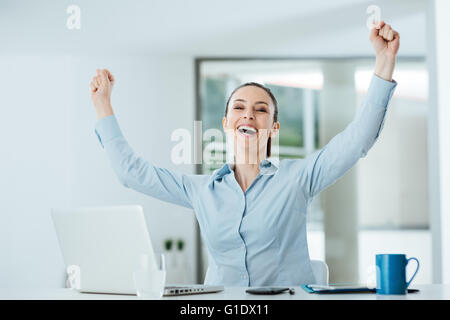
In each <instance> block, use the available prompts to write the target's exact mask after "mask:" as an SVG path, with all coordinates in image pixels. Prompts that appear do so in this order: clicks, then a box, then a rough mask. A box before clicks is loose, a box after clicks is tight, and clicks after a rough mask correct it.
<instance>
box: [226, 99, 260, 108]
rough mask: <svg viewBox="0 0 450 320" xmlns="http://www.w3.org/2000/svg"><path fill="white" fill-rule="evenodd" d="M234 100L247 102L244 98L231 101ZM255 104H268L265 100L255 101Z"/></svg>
mask: <svg viewBox="0 0 450 320" xmlns="http://www.w3.org/2000/svg"><path fill="white" fill-rule="evenodd" d="M236 101H239V102H247V101H246V100H244V99H234V101H233V102H236ZM255 104H265V105H267V106H269V104H268V103H267V102H265V101H256V102H255Z"/></svg>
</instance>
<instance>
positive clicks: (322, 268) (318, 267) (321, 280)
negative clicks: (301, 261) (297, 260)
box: [310, 260, 329, 285]
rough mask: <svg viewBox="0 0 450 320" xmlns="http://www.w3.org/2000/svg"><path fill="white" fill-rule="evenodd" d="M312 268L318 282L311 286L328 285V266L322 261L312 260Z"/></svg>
mask: <svg viewBox="0 0 450 320" xmlns="http://www.w3.org/2000/svg"><path fill="white" fill-rule="evenodd" d="M311 268H312V270H313V273H314V277H315V278H316V282H315V283H310V284H323V285H328V280H329V272H328V266H327V264H326V263H325V262H323V261H320V260H311Z"/></svg>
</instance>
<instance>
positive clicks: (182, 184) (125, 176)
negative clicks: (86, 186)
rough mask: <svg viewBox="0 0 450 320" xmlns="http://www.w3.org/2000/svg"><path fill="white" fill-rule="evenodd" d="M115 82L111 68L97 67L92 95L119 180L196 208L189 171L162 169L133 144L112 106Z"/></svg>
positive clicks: (98, 125) (98, 129) (103, 141)
mask: <svg viewBox="0 0 450 320" xmlns="http://www.w3.org/2000/svg"><path fill="white" fill-rule="evenodd" d="M113 84H114V77H113V76H112V75H111V73H110V72H109V71H108V70H97V76H95V77H94V78H93V80H92V82H91V98H92V102H93V103H94V107H95V110H96V112H97V118H98V121H97V123H96V126H95V133H96V134H97V136H98V139H99V141H100V144H101V146H102V147H103V148H104V149H105V151H106V154H107V155H108V158H109V161H110V163H111V166H112V168H113V170H114V172H115V173H116V175H117V177H118V179H119V181H120V182H121V183H122V184H123V185H124V186H125V187H128V188H131V189H134V190H136V191H138V192H141V193H144V194H147V195H149V196H151V197H154V198H157V199H160V200H162V201H166V202H170V203H173V204H178V205H181V206H184V207H188V208H192V202H191V193H192V188H191V185H190V181H189V179H188V176H187V175H186V174H183V173H179V172H174V171H169V170H167V169H164V168H158V167H156V166H154V165H153V164H151V163H150V162H149V161H147V160H145V159H143V158H142V157H139V156H137V155H136V154H135V152H134V151H133V149H132V148H131V147H130V146H129V144H128V142H127V141H126V139H125V137H124V136H123V134H122V132H121V130H120V127H119V124H118V122H117V119H116V117H115V115H114V112H113V110H112V107H111V103H110V96H111V90H112V86H113Z"/></svg>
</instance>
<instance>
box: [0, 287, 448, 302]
mask: <svg viewBox="0 0 450 320" xmlns="http://www.w3.org/2000/svg"><path fill="white" fill-rule="evenodd" d="M411 287H412V288H414V289H419V290H420V291H419V292H417V293H410V294H407V295H390V296H385V295H377V294H374V293H362V294H348V293H346V294H312V293H307V292H305V291H304V290H303V289H302V288H300V287H295V294H294V295H290V294H289V293H287V292H286V293H281V294H277V295H252V294H248V293H246V292H245V290H246V289H247V288H246V287H226V288H225V290H224V291H222V292H219V293H211V294H196V295H183V296H177V297H163V298H162V300H450V285H442V284H428V285H414V286H411ZM0 300H139V298H138V297H137V296H132V295H114V294H89V293H79V292H77V291H74V290H71V289H64V288H48V289H37V288H20V289H19V288H17V289H11V288H0Z"/></svg>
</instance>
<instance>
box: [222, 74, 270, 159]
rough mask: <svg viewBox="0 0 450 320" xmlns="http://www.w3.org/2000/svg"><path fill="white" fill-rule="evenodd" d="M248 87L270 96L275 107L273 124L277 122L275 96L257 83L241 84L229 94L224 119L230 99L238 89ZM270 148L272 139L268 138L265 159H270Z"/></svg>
mask: <svg viewBox="0 0 450 320" xmlns="http://www.w3.org/2000/svg"><path fill="white" fill-rule="evenodd" d="M248 86H254V87H258V88H261V89H263V90H264V91H265V92H267V94H268V95H269V96H270V98H271V99H272V102H273V105H274V107H275V112H274V114H273V122H274V123H275V122H277V121H278V104H277V99H276V98H275V96H274V95H273V93H272V91H270V89H269V88H267V87H265V86H263V85H262V84H259V83H257V82H246V83H244V84H241V85H240V86H239V87H237V88H236V89H234V90H233V92H231V94H230V96H229V97H228V100H227V104H226V105H225V117H226V116H227V114H228V104H229V103H230V99H231V96H232V95H233V94H234V93H235V92H236V91H237V90H238V89H240V88H242V87H248ZM271 148H272V138H270V137H269V139H268V140H267V152H266V154H267V157H270V155H271Z"/></svg>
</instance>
